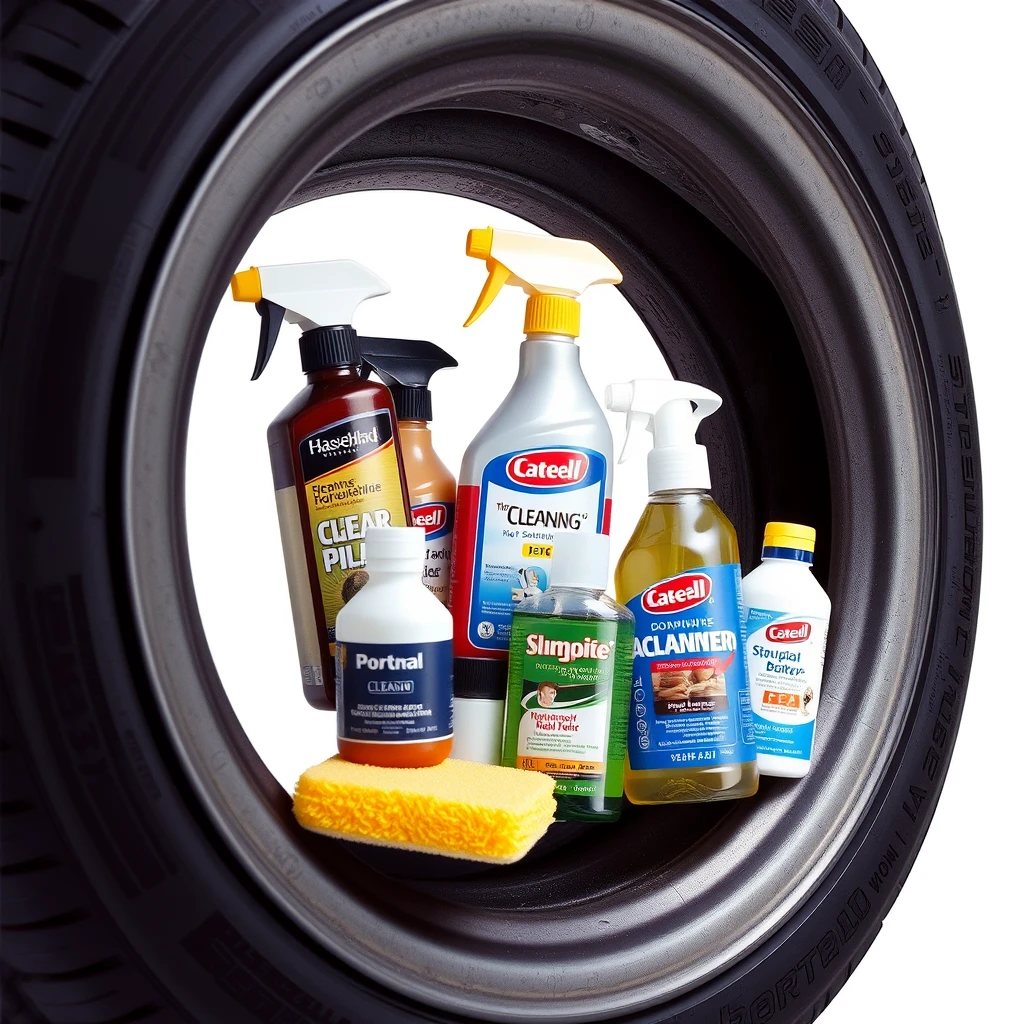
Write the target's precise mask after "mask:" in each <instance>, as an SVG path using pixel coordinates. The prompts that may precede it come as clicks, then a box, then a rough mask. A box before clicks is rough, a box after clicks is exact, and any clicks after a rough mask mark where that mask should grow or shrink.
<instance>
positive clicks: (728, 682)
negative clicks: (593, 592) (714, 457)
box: [605, 380, 758, 804]
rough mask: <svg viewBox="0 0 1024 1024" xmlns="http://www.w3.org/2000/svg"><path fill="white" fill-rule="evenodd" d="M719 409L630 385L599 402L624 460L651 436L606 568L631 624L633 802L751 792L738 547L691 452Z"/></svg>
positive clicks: (639, 383) (694, 394) (703, 397)
mask: <svg viewBox="0 0 1024 1024" xmlns="http://www.w3.org/2000/svg"><path fill="white" fill-rule="evenodd" d="M721 404H722V399H721V398H720V397H719V396H718V395H716V394H715V393H714V392H713V391H708V390H707V388H702V387H700V386H698V385H696V384H687V383H685V382H683V381H666V380H634V381H631V382H630V383H629V384H612V385H610V386H609V388H608V389H607V391H606V393H605V405H606V406H607V407H608V408H609V409H610V410H612V411H613V412H624V413H626V415H627V420H626V446H625V448H624V449H623V454H622V458H623V459H625V458H626V457H627V456H628V454H629V453H630V451H631V449H632V448H633V447H635V445H636V444H637V442H638V440H639V438H640V437H641V436H642V434H641V430H640V429H638V428H646V429H647V430H649V431H651V433H652V434H653V435H654V448H653V449H652V450H651V451H650V452H649V453H648V456H647V474H648V482H649V490H650V499H649V502H648V505H647V507H646V509H645V510H644V512H643V515H642V516H641V517H640V522H639V523H637V527H636V529H635V530H634V531H633V536H632V537H631V538H630V540H629V543H628V544H627V545H626V548H625V550H624V551H623V552H622V556H621V557H620V559H619V564H618V566H617V567H616V569H615V593H616V597H617V599H618V600H619V601H621V602H622V603H623V604H625V605H626V607H627V608H629V609H630V611H632V612H633V614H634V616H635V617H636V639H635V641H634V645H633V705H632V714H631V716H630V723H629V732H628V736H627V761H626V773H625V791H626V796H627V797H628V798H629V799H630V801H631V802H632V803H635V804H657V803H690V802H696V801H709V800H731V799H735V798H737V797H744V796H751V795H752V794H754V793H756V792H757V783H758V771H757V753H756V750H755V746H754V731H753V721H752V715H751V707H750V689H749V686H748V683H747V674H746V666H745V659H744V636H745V634H744V626H743V616H742V609H741V604H740V566H739V560H740V559H739V545H738V544H737V541H736V531H735V529H733V526H732V523H730V522H729V520H728V519H727V518H726V516H725V513H724V512H722V510H721V509H720V508H719V507H718V505H717V504H716V503H715V501H714V500H713V499H712V497H711V491H710V489H711V474H710V471H709V469H708V455H707V450H706V449H705V448H704V446H703V445H699V444H697V442H696V430H697V426H698V425H699V423H700V421H701V420H702V419H704V417H705V416H709V415H711V414H712V413H713V412H715V411H716V410H717V409H718V408H719V407H720V406H721Z"/></svg>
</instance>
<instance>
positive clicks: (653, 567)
mask: <svg viewBox="0 0 1024 1024" xmlns="http://www.w3.org/2000/svg"><path fill="white" fill-rule="evenodd" d="M739 560H740V558H739V545H738V542H737V540H736V531H735V529H734V528H733V526H732V523H730V522H729V520H728V518H727V517H726V515H725V513H724V512H723V511H722V510H721V509H720V508H719V507H718V505H717V504H716V503H715V501H714V499H713V498H712V497H711V495H710V494H709V493H708V492H707V491H704V490H689V489H686V490H682V489H681V490H672V491H658V492H655V493H654V494H652V495H651V497H650V499H649V503H648V505H647V507H646V509H645V510H644V513H643V515H642V516H641V517H640V521H639V522H638V523H637V526H636V529H635V530H634V532H633V536H632V538H631V539H630V541H629V543H628V544H627V546H626V548H625V550H624V551H623V553H622V557H621V558H620V559H619V563H618V565H617V566H616V569H615V593H616V597H617V599H618V600H619V601H620V602H621V603H623V604H626V605H628V606H629V603H630V601H631V600H632V599H634V598H636V597H637V596H638V595H642V594H645V591H648V589H649V588H654V585H655V584H658V583H660V582H661V581H674V578H675V577H679V576H680V575H681V574H683V573H687V572H689V571H690V570H695V569H702V568H710V567H727V566H736V567H737V568H736V570H735V575H736V576H737V577H738V565H739ZM717 572H718V570H713V573H717ZM714 578H717V576H716V577H714ZM686 580H687V578H685V577H684V581H683V583H681V584H679V586H678V587H677V589H676V590H674V591H673V590H671V589H669V590H668V591H666V593H665V594H660V593H659V592H660V591H661V588H655V590H654V594H653V597H652V598H651V599H650V601H649V604H648V605H645V606H653V607H658V605H657V604H656V602H657V601H659V600H675V595H678V594H680V593H682V590H683V586H684V584H685V583H686ZM712 582H713V578H712V574H711V573H709V574H708V577H707V582H706V583H703V584H702V583H698V584H696V588H697V590H698V591H699V590H700V588H701V587H704V588H706V589H707V591H708V593H709V595H711V594H714V587H713V586H712ZM697 596H698V597H699V596H700V594H699V593H698V595H697ZM691 600H692V599H691ZM686 601H687V599H685V598H682V599H680V600H679V602H678V603H679V604H680V605H685V604H686ZM664 606H665V605H664V604H662V606H661V607H664ZM630 607H632V606H630ZM710 608H712V605H710V604H709V603H708V602H707V601H705V602H704V603H703V607H701V604H699V603H698V604H696V605H695V606H694V607H693V608H692V609H690V610H686V609H685V608H684V609H683V610H680V611H679V612H678V614H676V613H672V618H673V619H675V620H676V621H691V622H692V621H696V620H699V619H701V617H702V616H706V615H707V613H708V611H709V609H710ZM727 612H728V615H727V614H726V613H727ZM665 614H666V613H664V612H662V611H660V609H659V611H658V615H659V616H662V615H665ZM713 614H714V617H715V618H717V619H720V620H725V619H727V618H728V617H729V616H731V615H733V612H732V610H731V609H726V608H724V607H722V606H721V602H719V605H718V606H716V607H715V609H714V611H713ZM734 614H735V621H736V622H737V623H739V622H740V621H741V619H740V616H739V610H738V608H737V609H736V611H735V613H734ZM662 621H664V622H665V623H666V624H667V621H668V620H667V619H663V620H662ZM737 629H741V627H739V626H737ZM643 632H644V631H643V628H642V626H641V623H640V616H638V622H637V637H638V638H642V636H643ZM665 639H667V637H665ZM661 642H662V641H661V639H659V640H658V641H657V643H658V644H660V643H661ZM649 649H656V644H652V645H649ZM657 649H660V648H657ZM712 649H713V648H712ZM673 653H674V652H673ZM730 653H731V654H732V656H733V659H735V658H739V659H740V662H739V664H738V665H736V663H735V660H733V661H731V662H730V661H729V654H730ZM672 656H673V655H672V653H670V654H668V655H666V658H670V657H672ZM716 658H717V661H718V663H719V664H720V665H723V664H724V665H729V666H734V667H728V668H725V669H722V670H718V669H715V668H714V667H712V668H708V669H704V670H702V671H703V672H704V673H706V674H707V675H708V679H707V681H706V682H701V681H698V679H697V674H696V673H692V672H689V671H687V672H683V673H675V676H674V677H673V675H672V673H671V672H670V671H666V673H665V678H666V679H667V680H668V681H669V684H671V685H672V686H674V687H675V689H673V690H667V691H665V692H667V693H669V694H672V695H675V696H677V697H678V699H677V700H675V701H673V700H672V699H666V700H658V698H659V694H657V693H655V694H652V695H651V696H652V697H654V698H655V700H652V701H651V704H654V703H655V701H658V703H657V704H656V706H657V707H658V708H659V709H661V708H663V707H664V708H667V709H669V710H670V711H671V712H676V711H678V710H679V708H680V707H684V708H685V707H686V706H687V704H688V703H693V704H694V705H695V706H696V707H698V708H699V707H701V706H702V705H701V704H700V703H699V701H700V700H702V699H703V700H704V701H705V702H706V703H707V705H708V706H709V707H710V706H711V705H716V706H717V707H719V708H721V707H722V705H723V704H725V705H728V706H730V709H731V713H733V714H735V715H736V719H737V720H736V723H735V729H736V731H737V733H738V734H740V733H743V731H744V730H743V727H742V725H741V724H740V721H739V716H740V711H741V709H740V708H739V707H732V706H731V705H732V699H731V697H729V696H724V695H721V696H720V695H718V693H717V691H716V690H715V684H716V683H717V682H718V677H716V675H715V673H716V672H719V674H720V678H721V679H722V680H723V686H722V687H721V689H722V691H723V694H724V690H725V687H724V678H725V676H726V675H727V674H728V673H729V672H730V671H732V672H734V673H736V672H737V669H738V670H739V671H743V669H742V658H743V642H742V636H741V635H740V634H739V633H738V632H737V634H736V636H735V648H734V650H733V651H732V652H729V651H727V650H722V651H721V653H720V654H719V655H717V656H716ZM716 658H713V657H709V658H707V659H706V660H707V662H708V663H712V662H714V661H715V660H716ZM692 660H693V659H692V658H691V659H689V660H685V659H684V662H683V664H684V665H688V664H690V663H692ZM658 664H664V665H665V666H667V667H669V668H670V667H671V665H672V664H673V663H672V662H671V661H669V660H666V661H665V662H664V663H658ZM684 677H685V681H683V679H684ZM742 678H743V679H744V680H745V673H744V675H743V677H742ZM643 682H645V683H646V682H647V681H646V680H645V681H643ZM667 685H668V684H667ZM640 687H641V679H640V678H639V677H638V676H637V669H636V668H634V688H635V689H637V688H640ZM745 687H746V684H745V683H744V689H743V692H742V693H740V694H739V695H738V696H739V703H741V704H742V703H743V701H745V702H746V717H747V718H748V719H749V717H750V714H749V712H750V706H749V690H747V689H746V688H745ZM702 690H703V691H704V692H703V693H702V692H701V691H702ZM684 713H685V712H684ZM633 714H634V718H633V720H632V721H631V722H630V729H631V730H635V729H637V727H638V726H640V727H641V728H642V729H643V731H642V732H640V733H638V735H637V738H638V739H639V738H640V737H642V736H643V735H647V736H648V737H650V736H652V735H653V732H654V730H653V727H652V726H650V725H649V724H648V723H649V722H650V721H651V719H652V718H653V716H648V717H647V721H644V722H643V724H642V726H641V721H640V719H638V718H637V717H636V715H637V707H636V704H634V708H633ZM698 714H700V712H698ZM708 714H711V715H713V713H712V712H708ZM672 717H673V718H675V719H677V720H679V721H682V720H683V716H682V715H681V714H674V715H673V716H672ZM658 718H659V721H660V720H661V711H660V710H659V712H658ZM693 720H695V719H693ZM737 738H739V739H741V740H742V736H738V737H737ZM632 739H633V737H632V735H631V742H632ZM751 739H752V733H751ZM700 746H701V745H697V748H696V749H694V744H692V743H687V745H686V746H685V747H683V748H681V749H680V750H679V751H678V754H677V756H678V757H679V759H680V760H679V764H680V766H679V767H678V768H677V767H667V768H657V769H651V770H638V769H637V768H636V767H634V766H633V765H632V764H631V763H630V758H629V755H628V753H627V757H626V767H625V779H624V788H625V792H626V796H627V797H628V798H629V800H630V802H631V803H634V804H657V803H692V802H707V801H714V800H733V799H737V798H739V797H746V796H752V795H753V794H754V793H756V792H757V785H758V771H757V759H756V754H755V752H754V748H753V746H752V744H748V743H746V742H742V741H741V742H737V743H735V744H734V745H733V748H734V749H735V750H736V751H738V752H741V753H745V752H748V753H749V757H744V758H743V759H741V760H736V761H729V762H727V763H722V760H721V757H720V756H716V757H712V756H711V755H712V749H711V748H712V747H714V746H715V743H713V742H711V741H709V742H708V743H707V744H704V745H703V747H704V749H701V748H700ZM702 760H707V761H713V762H714V763H705V764H702V763H701V762H702Z"/></svg>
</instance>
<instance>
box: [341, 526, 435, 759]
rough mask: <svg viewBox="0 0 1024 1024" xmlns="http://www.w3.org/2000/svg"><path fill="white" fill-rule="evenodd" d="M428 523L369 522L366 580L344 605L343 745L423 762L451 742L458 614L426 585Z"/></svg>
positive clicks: (352, 755)
mask: <svg viewBox="0 0 1024 1024" xmlns="http://www.w3.org/2000/svg"><path fill="white" fill-rule="evenodd" d="M424 542H425V541H424V532H423V527H422V526H407V527H399V526H396V527H380V528H378V527H370V528H369V529H368V530H367V531H366V535H365V537H364V544H365V554H366V570H367V571H366V574H364V578H365V583H364V584H363V586H362V588H361V589H360V590H358V591H357V592H356V594H355V595H354V596H352V597H351V598H350V599H349V600H348V601H347V602H346V603H345V605H344V607H343V608H342V609H341V611H339V612H338V617H337V619H336V620H335V635H336V637H337V647H338V650H337V655H336V659H335V661H336V665H335V676H336V678H337V690H336V703H337V710H338V753H339V754H340V755H341V756H342V757H343V758H344V759H345V760H346V761H357V762H359V763H361V764H373V765H379V766H380V767H384V768H427V767H430V766H431V765H435V764H440V763H441V762H442V761H443V760H444V759H445V758H446V757H448V755H449V754H450V753H451V750H452V730H453V714H454V708H453V704H452V701H453V696H452V617H451V614H450V613H449V611H448V609H447V608H445V607H444V605H442V604H441V602H440V601H438V600H437V598H436V597H434V595H433V594H432V593H431V592H430V591H429V590H428V589H427V588H426V587H425V586H424V585H423V545H424Z"/></svg>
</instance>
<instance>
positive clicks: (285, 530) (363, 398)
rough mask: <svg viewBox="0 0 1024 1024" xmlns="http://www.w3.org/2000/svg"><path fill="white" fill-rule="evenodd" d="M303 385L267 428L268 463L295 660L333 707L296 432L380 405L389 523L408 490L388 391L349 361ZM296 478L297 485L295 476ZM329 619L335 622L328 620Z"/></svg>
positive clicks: (398, 522)
mask: <svg viewBox="0 0 1024 1024" xmlns="http://www.w3.org/2000/svg"><path fill="white" fill-rule="evenodd" d="M306 380H307V382H308V383H307V385H306V387H305V388H303V389H302V391H300V392H299V393H298V394H297V395H296V396H295V397H294V398H293V399H292V400H291V402H289V403H288V405H287V406H285V408H284V409H283V410H282V411H281V412H280V413H279V414H278V416H277V418H276V419H275V420H274V421H273V422H272V423H271V424H270V426H269V427H268V428H267V444H268V445H269V447H270V465H271V469H272V470H273V474H274V489H275V491H276V492H277V509H278V519H279V523H280V527H281V542H282V546H283V549H284V557H285V567H286V571H287V576H288V590H289V594H290V597H291V604H292V617H293V619H294V625H295V640H296V644H297V646H298V650H299V662H300V664H301V667H302V682H303V686H302V691H303V693H304V695H305V697H306V700H307V701H308V702H309V703H310V704H312V706H313V707H315V708H319V709H321V710H323V711H333V710H334V655H333V652H332V651H331V645H330V642H329V641H328V638H327V622H326V621H325V615H324V607H323V601H322V600H321V596H320V581H319V577H318V575H317V564H316V549H315V548H314V547H313V535H312V532H311V530H310V525H309V516H308V514H307V511H306V503H305V499H304V497H303V496H302V493H301V490H302V488H301V481H302V466H301V464H300V463H299V442H300V441H302V439H303V438H305V437H308V436H309V435H310V434H312V433H314V432H315V431H317V430H319V429H320V428H322V427H326V426H329V425H330V424H331V423H336V422H338V421H339V420H343V419H345V418H347V417H349V416H358V415H359V414H360V413H368V412H373V411H374V410H376V409H387V410H388V411H389V412H390V413H391V423H392V427H393V429H394V432H395V452H396V454H397V456H398V469H399V473H400V474H401V476H402V497H403V502H404V508H403V509H392V519H391V521H392V523H393V524H394V525H395V526H405V525H406V524H407V523H410V522H411V521H412V520H411V518H410V516H409V494H408V489H407V488H406V485H405V473H404V468H403V464H402V451H401V444H400V442H399V436H398V419H397V417H396V415H395V405H394V402H393V401H392V399H391V392H390V391H388V389H387V388H386V387H385V386H384V385H383V384H378V383H377V382H376V381H371V380H363V379H362V378H360V377H359V375H358V373H357V372H356V369H355V367H347V366H341V367H334V368H331V369H325V370H317V371H316V372H315V373H310V374H307V375H306ZM297 482H298V483H299V486H298V487H296V483H297ZM331 625H332V626H333V625H334V623H333V622H332V623H331Z"/></svg>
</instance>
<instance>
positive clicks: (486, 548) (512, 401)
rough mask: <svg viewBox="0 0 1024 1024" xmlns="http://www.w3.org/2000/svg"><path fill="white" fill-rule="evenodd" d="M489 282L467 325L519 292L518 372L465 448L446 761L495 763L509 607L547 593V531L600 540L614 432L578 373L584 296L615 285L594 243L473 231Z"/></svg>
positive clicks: (471, 245)
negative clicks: (511, 290)
mask: <svg viewBox="0 0 1024 1024" xmlns="http://www.w3.org/2000/svg"><path fill="white" fill-rule="evenodd" d="M466 253H467V255H469V256H471V257H474V258H476V259H482V260H484V261H485V262H486V265H487V271H488V276H487V280H486V282H485V284H484V287H483V290H482V291H481V293H480V297H479V298H478V300H477V302H476V305H475V307H474V308H473V312H472V313H471V314H470V317H469V319H468V320H467V321H466V325H467V326H469V325H470V324H472V323H473V322H475V321H476V320H477V318H478V317H480V316H481V314H482V313H483V312H484V311H485V310H486V309H487V307H488V306H489V305H490V304H491V302H493V300H494V298H495V297H496V296H497V294H498V292H499V291H500V290H501V288H503V287H504V286H505V285H515V286H516V287H519V288H522V289H523V291H525V292H526V293H527V296H528V298H527V301H526V318H525V322H524V326H523V330H524V332H525V334H526V340H525V341H523V343H522V344H521V345H520V348H519V376H518V377H517V378H516V381H515V383H514V384H513V385H512V389H511V391H509V393H508V395H506V397H505V399H504V400H503V401H502V403H501V405H500V406H499V407H498V408H497V409H496V410H495V412H494V414H493V415H492V416H491V418H490V419H489V420H488V421H487V423H486V424H485V425H484V426H483V428H482V429H481V430H480V432H479V433H478V434H477V435H476V437H475V438H474V439H473V440H472V441H471V442H470V444H469V446H468V448H467V449H466V454H465V456H464V458H463V460H462V470H461V472H460V474H459V490H458V500H457V504H456V515H455V550H454V561H453V565H452V588H451V602H450V604H451V610H452V615H453V617H454V619H455V640H454V647H455V656H456V660H455V748H454V753H453V756H454V757H458V758H463V759H466V760H488V761H493V762H495V763H497V761H498V759H499V758H500V754H501V732H502V721H503V710H504V697H505V687H506V672H505V664H506V662H507V659H508V646H509V639H510V637H511V633H512V612H513V610H514V609H515V607H516V606H517V605H518V604H519V603H520V602H521V601H522V600H524V599H525V598H527V597H530V596H532V595H535V594H537V593H539V592H541V591H543V590H546V589H547V586H548V573H549V572H550V566H551V554H552V546H553V541H554V531H556V530H573V531H577V532H581V533H607V532H608V527H609V519H610V513H611V498H610V494H611V463H612V455H613V453H612V437H611V431H610V430H609V428H608V422H607V420H606V419H605V416H604V413H603V411H602V409H601V407H600V405H599V404H598V402H597V399H596V398H595V397H594V394H593V392H592V391H591V390H590V386H589V385H588V384H587V381H586V378H585V377H584V376H583V371H582V369H581V368H580V353H579V349H578V348H577V346H576V338H577V336H578V335H579V333H580V303H579V297H580V295H582V293H583V292H584V291H586V289H587V288H589V287H590V286H591V285H595V284H617V283H618V282H619V281H621V280H622V275H621V274H620V273H619V271H618V269H617V268H616V266H615V264H613V263H612V262H611V260H609V259H608V258H607V257H606V256H605V255H604V254H603V253H602V252H601V251H600V250H599V249H597V248H596V247H595V246H594V245H592V244H591V243H590V242H584V241H579V240H576V239H570V238H553V237H550V236H543V235H533V234H525V233H522V232H518V231H502V230H498V229H495V228H474V229H473V230H472V231H470V232H469V236H468V238H467V241H466Z"/></svg>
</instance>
